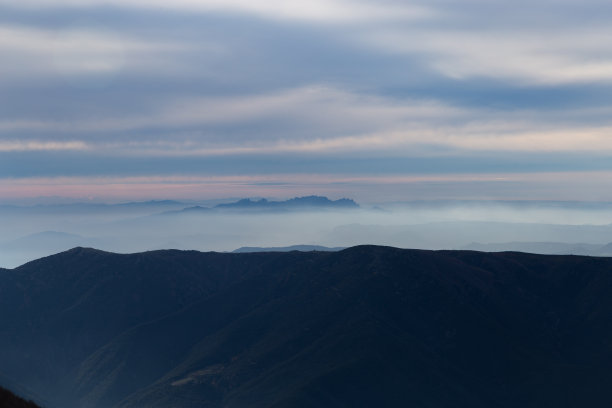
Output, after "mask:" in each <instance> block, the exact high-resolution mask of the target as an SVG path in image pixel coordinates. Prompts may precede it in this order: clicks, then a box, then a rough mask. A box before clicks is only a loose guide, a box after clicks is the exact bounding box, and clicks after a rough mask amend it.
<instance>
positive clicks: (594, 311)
mask: <svg viewBox="0 0 612 408" xmlns="http://www.w3.org/2000/svg"><path fill="white" fill-rule="evenodd" d="M611 315H612V259H608V258H588V257H577V256H542V255H531V254H521V253H478V252H470V251H418V250H400V249H395V248H389V247H373V246H361V247H354V248H349V249H346V250H343V251H339V252H286V253H271V252H268V253H245V254H222V253H200V252H195V251H155V252H148V253H141V254H131V255H118V254H112V253H106V252H102V251H97V250H93V249H84V248H75V249H73V250H70V251H68V252H64V253H61V254H58V255H54V256H51V257H47V258H43V259H40V260H37V261H34V262H31V263H28V264H26V265H24V266H22V267H19V268H16V269H14V270H2V271H0V318H1V321H2V322H4V324H3V326H2V327H1V328H0V366H1V367H2V370H3V373H4V374H6V376H7V377H9V378H11V379H12V380H13V381H15V383H17V384H21V385H23V386H24V388H27V389H30V390H32V391H33V392H36V393H37V395H40V396H41V397H44V400H45V401H49V404H48V406H49V407H50V408H55V407H57V408H59V407H62V408H72V407H75V408H76V407H79V408H80V407H90V408H110V407H122V408H141V407H143V408H144V407H153V408H155V407H159V408H162V407H169V406H172V407H177V408H190V407H201V406H208V407H234V406H238V407H275V408H280V407H315V406H316V407H343V406H346V407H370V406H414V407H483V408H484V407H493V406H494V407H517V406H522V407H558V406H607V405H609V404H610V403H611V402H612V391H611V390H610V388H609V387H608V384H609V383H610V381H612V373H610V371H609V367H610V363H611V362H612V349H611V348H610V347H609V344H610V340H611V339H612V327H611V326H610V324H609V321H610V316H611Z"/></svg>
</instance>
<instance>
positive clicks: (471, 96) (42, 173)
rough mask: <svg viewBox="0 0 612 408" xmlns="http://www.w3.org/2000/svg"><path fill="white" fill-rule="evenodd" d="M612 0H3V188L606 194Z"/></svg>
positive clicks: (51, 193)
mask: <svg viewBox="0 0 612 408" xmlns="http://www.w3.org/2000/svg"><path fill="white" fill-rule="evenodd" d="M611 17H612V3H610V2H608V1H600V0H585V1H570V0H558V1H550V0H549V1H544V0H535V1H523V0H517V1H512V2H508V1H497V0H487V1H484V0H460V1H452V0H428V1H424V0H422V1H421V0H419V1H412V2H408V1H391V0H382V1H381V0H377V1H372V0H366V1H361V0H357V1H355V0H352V1H344V0H342V1H341V0H310V1H307V2H306V1H292V0H283V1H280V0H268V1H265V2H257V1H251V0H198V1H196V0H174V1H161V0H148V1H144V0H121V1H119V0H90V1H83V0H27V1H19V2H18V1H15V0H0V61H1V64H0V202H13V201H19V200H21V201H23V200H32V199H41V200H42V199H43V198H44V197H67V198H71V199H75V200H84V199H85V200H99V201H109V202H110V201H129V200H144V199H169V198H172V199H211V198H222V197H280V198H286V197H291V196H297V195H306V194H320V195H327V196H329V197H332V198H340V197H345V196H346V197H352V198H355V199H357V200H359V201H362V202H372V203H374V202H385V201H402V200H420V199H428V200H429V199H474V200H481V199H482V200H490V199H494V200H585V201H612V188H611V187H612V96H611V95H612V94H611V92H610V91H611V90H612V47H610V44H612V24H610V21H611Z"/></svg>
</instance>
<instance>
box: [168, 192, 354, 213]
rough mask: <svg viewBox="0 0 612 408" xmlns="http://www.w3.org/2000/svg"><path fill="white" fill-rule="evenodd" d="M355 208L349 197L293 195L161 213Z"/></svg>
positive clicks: (243, 200) (248, 199)
mask: <svg viewBox="0 0 612 408" xmlns="http://www.w3.org/2000/svg"><path fill="white" fill-rule="evenodd" d="M357 208H359V205H358V204H357V203H356V202H355V201H353V200H351V199H349V198H341V199H339V200H330V199H329V198H327V197H321V196H314V195H313V196H306V197H295V198H291V199H289V200H285V201H269V200H267V199H265V198H262V199H259V200H251V199H250V198H244V199H241V200H238V201H235V202H232V203H223V204H217V205H216V206H214V207H202V206H193V207H187V208H184V209H182V210H178V211H167V212H165V213H163V214H164V215H171V214H196V213H210V212H211V211H242V212H244V211H248V212H253V211H258V212H287V211H313V210H333V209H336V210H346V209H357Z"/></svg>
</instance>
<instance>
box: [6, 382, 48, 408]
mask: <svg viewBox="0 0 612 408" xmlns="http://www.w3.org/2000/svg"><path fill="white" fill-rule="evenodd" d="M0 407H2V408H40V407H39V406H38V405H36V404H35V403H33V402H32V401H26V400H24V399H23V398H21V397H18V396H17V395H15V394H13V393H12V392H11V391H9V390H7V389H5V388H2V387H0Z"/></svg>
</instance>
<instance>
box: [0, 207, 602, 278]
mask: <svg viewBox="0 0 612 408" xmlns="http://www.w3.org/2000/svg"><path fill="white" fill-rule="evenodd" d="M611 223H612V205H610V204H609V203H581V202H573V203H572V202H497V201H490V202H483V201H473V202H467V201H422V202H420V201H419V202H407V203H386V204H385V203H382V204H381V203H376V204H363V203H359V204H357V203H356V202H354V201H353V200H350V199H329V198H326V197H322V196H307V197H298V198H293V199H286V200H282V199H262V198H256V199H228V200H211V201H202V202H189V201H181V200H156V201H146V202H135V203H121V204H100V203H83V204H79V203H63V204H52V205H51V204H45V205H30V206H15V205H11V206H3V207H2V208H0V225H2V228H0V266H3V267H16V266H18V265H21V264H23V263H25V262H27V261H30V260H33V259H36V258H40V257H42V256H47V255H51V254H53V253H57V252H60V251H64V250H68V249H70V248H73V247H75V246H85V247H96V248H100V249H103V250H107V251H113V252H122V253H127V252H139V251H147V250H155V249H168V248H175V249H186V250H187V249H193V250H202V251H209V250H214V251H221V252H231V251H234V250H236V249H238V248H242V247H261V248H281V247H288V246H294V245H310V246H312V245H315V246H316V245H318V246H324V247H329V248H338V247H341V248H344V247H349V246H354V245H361V244H377V245H391V246H396V247H403V248H422V249H463V248H474V249H482V250H489V248H491V250H520V251H525V252H536V253H557V254H584V255H596V256H602V255H606V254H608V252H605V251H604V249H605V246H606V245H607V244H608V243H610V242H612V226H611ZM477 244H478V245H480V246H478V247H477V246H474V245H477ZM470 245H472V246H470ZM488 245H490V247H488Z"/></svg>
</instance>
